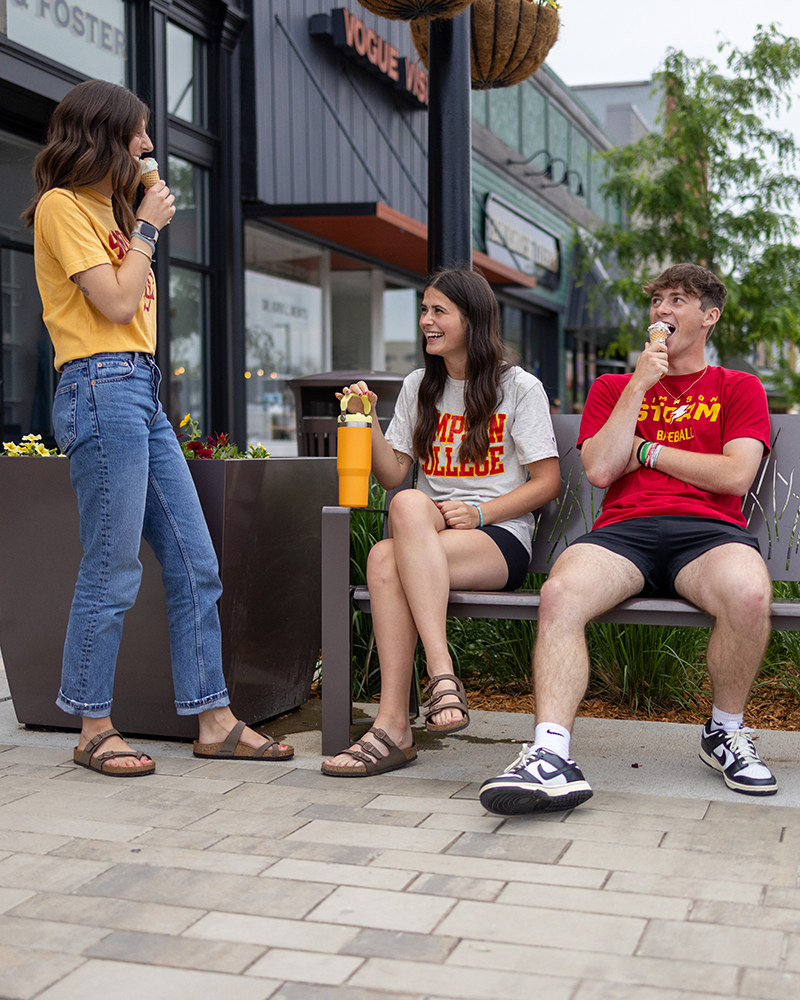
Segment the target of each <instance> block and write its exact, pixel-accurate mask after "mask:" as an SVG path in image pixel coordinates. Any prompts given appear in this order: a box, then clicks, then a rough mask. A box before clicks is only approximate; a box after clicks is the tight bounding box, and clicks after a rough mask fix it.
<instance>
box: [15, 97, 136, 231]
mask: <svg viewBox="0 0 800 1000" xmlns="http://www.w3.org/2000/svg"><path fill="white" fill-rule="evenodd" d="M149 119H150V111H149V110H148V108H147V105H146V104H144V103H143V102H142V101H140V100H139V98H138V97H137V96H136V95H135V94H133V93H131V91H130V90H126V89H125V87H119V86H118V85H117V84H115V83H107V82H106V81H105V80H87V81H86V82H85V83H79V84H78V86H77V87H73V88H72V90H70V92H69V93H68V94H67V96H66V97H65V98H64V99H63V100H62V101H61V103H60V104H59V105H58V107H57V108H56V109H55V111H54V112H53V114H52V117H51V118H50V127H49V128H48V130H47V144H46V145H45V147H44V149H43V150H42V151H41V152H40V153H39V155H38V156H37V157H36V160H35V162H34V166H33V175H34V178H35V180H36V195H35V197H34V199H33V201H32V202H31V204H30V205H29V207H28V208H27V209H26V210H25V211H24V212H23V213H22V218H23V219H24V220H25V222H26V223H27V224H28V225H29V226H32V225H33V218H34V215H35V214H36V206H37V205H38V204H39V201H40V200H41V198H42V195H44V194H45V193H46V192H47V191H50V190H52V188H67V189H68V190H70V191H74V190H75V188H76V187H91V186H92V185H94V184H97V183H98V182H100V181H102V180H104V179H105V177H107V176H108V173H109V171H110V172H111V186H112V188H113V191H114V193H113V194H112V196H111V204H112V207H113V209H114V218H115V219H116V220H117V225H118V226H119V227H120V229H121V230H122V231H123V233H125V235H126V236H128V237H130V235H131V231H132V230H133V225H134V222H135V221H136V219H135V218H134V214H133V199H134V197H135V195H136V188H137V186H138V184H139V168H138V166H137V164H136V161H135V160H134V158H133V157H132V156H131V154H130V150H129V146H130V143H131V140H132V139H133V137H134V136H135V135H136V133H137V132H138V131H139V130H140V129H141V128H142V127H145V128H146V127H147V123H148V121H149Z"/></svg>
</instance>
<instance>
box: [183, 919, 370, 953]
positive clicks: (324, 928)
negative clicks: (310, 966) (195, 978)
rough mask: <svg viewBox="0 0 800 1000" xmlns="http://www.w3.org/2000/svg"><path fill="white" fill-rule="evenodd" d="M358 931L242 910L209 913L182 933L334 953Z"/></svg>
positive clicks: (206, 938)
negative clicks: (249, 913) (250, 914)
mask: <svg viewBox="0 0 800 1000" xmlns="http://www.w3.org/2000/svg"><path fill="white" fill-rule="evenodd" d="M358 933H359V931H358V929H357V928H356V927H340V926H336V925H334V924H322V923H315V922H314V921H313V920H282V919H280V918H278V917H253V916H248V915H246V914H241V913H220V912H214V913H208V914H206V915H205V916H204V917H203V918H202V919H200V920H198V921H197V923H196V924H193V925H192V926H191V927H190V928H188V929H187V930H186V932H185V934H184V937H188V938H202V939H203V940H206V941H240V942H242V943H245V944H255V945H262V946H264V947H269V948H293V949H301V950H303V951H321V952H325V953H326V954H331V955H332V954H335V953H336V952H338V951H340V950H341V949H342V948H343V947H344V946H345V945H347V944H348V943H349V942H350V941H352V940H353V938H354V937H356V935H357V934H358Z"/></svg>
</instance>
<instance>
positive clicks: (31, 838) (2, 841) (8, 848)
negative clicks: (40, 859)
mask: <svg viewBox="0 0 800 1000" xmlns="http://www.w3.org/2000/svg"><path fill="white" fill-rule="evenodd" d="M68 843H69V837H56V836H54V835H53V834H49V833H26V834H25V835H24V836H20V834H19V831H18V830H14V831H10V830H0V853H2V854H3V855H6V854H8V853H9V852H11V853H15V852H16V851H18V850H19V849H20V847H24V848H25V853H26V854H49V853H50V852H51V851H55V850H58V848H59V847H63V845H64V844H68Z"/></svg>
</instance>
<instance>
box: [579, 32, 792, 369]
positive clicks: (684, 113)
mask: <svg viewBox="0 0 800 1000" xmlns="http://www.w3.org/2000/svg"><path fill="white" fill-rule="evenodd" d="M718 51H719V52H720V55H721V56H722V57H723V58H724V67H723V69H720V68H719V67H718V66H717V65H716V64H714V63H712V62H710V61H709V60H706V59H690V58H689V57H687V56H686V55H685V54H684V53H683V52H679V51H676V50H674V49H669V50H668V51H667V55H666V57H665V59H664V63H663V65H662V67H661V69H660V71H659V72H658V73H657V74H656V83H657V88H658V89H659V90H660V92H661V93H662V95H663V108H664V112H663V116H662V121H661V126H662V132H661V133H655V132H653V133H649V134H648V135H646V136H644V137H643V138H642V139H640V140H639V141H638V142H636V143H633V144H631V145H629V146H624V147H618V148H616V149H614V150H612V151H611V152H609V153H607V154H605V158H606V160H607V161H608V165H609V166H610V167H611V170H610V172H609V179H608V181H607V182H606V183H605V184H604V185H603V187H602V190H603V192H604V193H605V194H606V195H608V196H610V197H613V198H616V199H618V200H619V202H620V203H622V204H623V205H624V207H625V210H626V213H627V215H628V218H629V222H630V227H629V228H627V229H619V228H617V227H614V226H609V225H605V226H602V227H601V228H600V229H598V231H597V232H596V234H595V237H594V240H593V242H594V244H595V245H594V247H593V249H594V250H595V252H597V253H600V254H601V255H602V256H604V257H606V258H608V257H609V256H614V257H616V260H617V263H618V271H619V273H620V274H621V275H623V277H621V278H619V279H618V280H616V281H614V282H612V289H611V291H612V292H613V293H614V294H615V295H618V296H620V297H621V298H622V300H623V301H624V302H626V303H629V304H632V305H633V312H632V313H631V316H630V321H629V324H628V326H627V333H628V334H631V333H632V332H633V331H634V330H637V331H638V332H639V338H638V339H639V340H640V339H641V331H642V328H643V325H646V321H645V308H646V302H645V301H644V299H643V297H642V294H641V286H642V284H643V282H644V281H645V280H646V279H647V278H648V277H651V276H652V275H653V274H655V273H658V271H659V270H661V269H662V268H663V267H665V266H667V265H669V264H673V263H678V262H680V261H690V262H694V263H699V264H704V265H705V266H706V267H709V268H711V269H712V270H714V271H715V272H716V273H717V274H719V275H720V277H721V278H722V279H723V280H724V281H725V283H726V284H727V286H728V289H729V293H730V298H729V301H728V306H727V307H726V309H725V313H724V315H723V317H722V320H721V321H720V323H719V324H718V325H717V328H716V330H715V331H714V334H713V336H714V343H715V345H716V347H717V349H718V351H719V352H720V355H721V356H722V357H723V358H732V357H734V356H736V355H747V354H748V353H749V350H750V348H752V346H753V345H754V344H756V343H758V342H759V341H761V340H766V341H772V342H778V341H787V340H788V341H794V342H798V341H800V277H798V275H799V274H800V269H799V268H798V264H799V263H800V249H798V247H796V246H794V245H793V242H792V241H793V238H794V237H795V236H796V235H797V232H798V224H797V219H796V216H795V207H796V200H797V197H798V194H800V177H798V176H797V174H796V173H795V172H794V168H795V165H796V162H797V155H798V148H797V146H796V144H795V141H794V139H793V137H792V136H791V135H790V134H789V133H787V132H784V131H781V130H780V129H776V128H773V127H772V126H770V125H769V124H768V122H767V121H766V120H765V119H766V118H768V117H769V116H774V115H775V114H777V113H778V112H779V111H780V110H781V109H783V108H784V107H788V106H789V104H790V99H791V98H790V95H791V93H792V91H793V90H796V86H797V83H796V81H797V80H798V77H800V40H798V39H796V38H791V37H789V36H786V35H784V34H783V33H781V32H780V31H779V30H778V29H777V27H776V26H775V25H771V26H769V27H767V28H765V27H763V26H759V28H758V30H757V31H756V34H755V37H754V39H753V47H752V49H751V50H750V51H742V50H739V49H737V48H734V47H733V46H731V45H730V43H727V42H723V43H721V44H720V45H719V47H718Z"/></svg>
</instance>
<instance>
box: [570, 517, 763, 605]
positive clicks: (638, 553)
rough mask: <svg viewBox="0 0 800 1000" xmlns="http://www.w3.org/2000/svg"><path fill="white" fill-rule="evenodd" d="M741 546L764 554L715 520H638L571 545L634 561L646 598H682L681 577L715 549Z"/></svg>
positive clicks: (741, 532)
mask: <svg viewBox="0 0 800 1000" xmlns="http://www.w3.org/2000/svg"><path fill="white" fill-rule="evenodd" d="M729 542H740V543H741V544H742V545H750V546H751V547H752V548H754V549H756V550H758V551H759V552H760V551H761V549H760V548H759V545H758V539H757V538H755V537H754V536H753V535H751V534H750V532H749V531H746V530H745V529H744V528H740V527H739V525H738V524H731V523H730V522H729V521H718V520H717V519H716V518H714V517H683V516H676V515H667V516H663V517H637V518H633V519H632V520H630V521H620V522H618V523H617V524H609V525H606V526H605V527H602V528H595V529H594V531H590V532H589V533H588V534H587V535H581V537H580V538H576V539H575V541H574V542H571V543H570V544H571V545H580V544H581V543H584V544H587V545H600V546H601V547H602V548H604V549H609V550H610V551H611V552H616V553H618V555H621V556H624V557H625V558H626V559H628V560H630V562H632V563H633V564H634V566H636V567H637V568H638V569H639V570H640V571H641V573H642V576H644V587H643V588H642V590H641V592H640V593H641V596H642V597H678V596H679V595H678V593H677V592H676V590H675V577H676V576H677V575H678V573H680V571H681V570H682V569H683V567H684V566H686V565H687V563H690V562H692V560H693V559H697V557H698V556H701V555H702V554H703V553H704V552H708V550H709V549H714V548H716V547H717V546H718V545H727V544H728V543H729Z"/></svg>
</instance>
